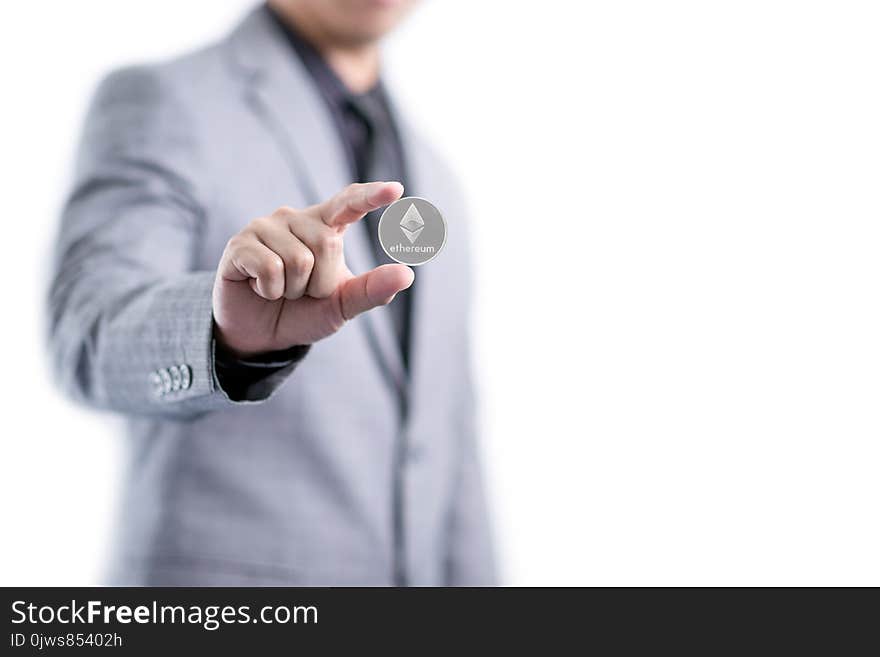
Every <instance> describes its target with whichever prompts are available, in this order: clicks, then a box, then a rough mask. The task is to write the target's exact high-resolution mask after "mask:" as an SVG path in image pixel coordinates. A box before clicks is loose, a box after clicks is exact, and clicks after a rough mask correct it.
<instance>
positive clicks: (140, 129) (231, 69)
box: [51, 0, 495, 585]
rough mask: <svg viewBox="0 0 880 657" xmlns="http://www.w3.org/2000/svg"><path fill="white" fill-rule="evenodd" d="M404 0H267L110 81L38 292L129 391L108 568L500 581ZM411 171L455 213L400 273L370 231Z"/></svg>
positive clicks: (80, 354)
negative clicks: (389, 45) (390, 36)
mask: <svg viewBox="0 0 880 657" xmlns="http://www.w3.org/2000/svg"><path fill="white" fill-rule="evenodd" d="M408 4H409V2H406V1H404V2H381V3H378V2H366V1H364V2H361V1H359V0H334V1H328V0H277V1H274V2H270V3H269V6H265V7H259V8H257V9H255V10H254V11H253V12H252V13H251V14H250V15H248V16H247V17H246V19H245V20H244V21H243V23H242V24H241V25H239V26H238V27H237V28H236V29H235V30H234V31H233V32H232V33H231V35H229V36H228V37H227V38H225V39H224V40H222V41H220V42H219V43H217V44H216V45H213V46H210V47H208V48H206V49H203V50H201V51H199V52H196V53H194V54H190V55H187V56H185V57H183V58H180V59H176V60H174V61H171V62H169V63H164V64H161V65H158V66H149V67H137V68H130V69H126V70H122V71H119V72H116V73H114V74H112V75H110V76H109V77H108V78H107V79H106V80H105V81H104V82H103V83H102V84H101V86H100V88H99V89H98V91H97V93H96V97H95V99H94V101H93V103H92V107H91V109H90V112H89V115H88V118H87V121H86V126H85V130H84V136H83V140H82V144H81V149H80V154H79V158H78V161H77V168H76V177H75V183H74V188H73V191H72V193H71V196H70V199H69V201H68V203H67V205H66V207H65V211H64V217H63V222H62V230H61V235H60V240H59V242H60V244H59V264H58V269H57V272H56V275H55V278H54V280H53V284H52V290H51V313H52V345H53V352H54V356H55V360H56V362H57V365H58V370H59V373H60V378H61V380H62V381H63V383H64V384H65V385H66V386H67V387H68V388H69V389H70V390H71V391H72V392H73V393H74V394H75V395H76V396H77V397H78V398H80V399H83V400H85V401H87V402H89V403H91V404H93V405H96V406H98V407H101V408H107V409H112V410H115V411H117V412H121V413H124V414H125V415H126V416H127V421H128V431H129V434H130V439H131V442H132V445H131V447H132V449H131V460H130V465H129V470H128V474H127V477H126V492H125V498H124V501H123V505H122V514H121V515H122V521H121V522H120V532H119V539H118V550H117V553H116V558H115V560H114V564H113V568H112V571H111V572H112V577H111V581H112V582H113V583H118V584H139V585H405V584H409V585H485V584H491V583H493V582H494V581H495V580H494V577H495V574H494V566H493V560H492V550H491V546H490V540H489V533H488V527H487V524H488V522H487V516H486V509H485V503H484V496H483V485H482V482H481V475H480V467H479V464H478V457H477V445H476V438H475V434H474V422H473V401H472V389H471V386H472V384H471V376H470V372H469V365H468V360H469V357H468V334H467V328H466V326H467V314H468V296H469V289H470V278H469V276H468V262H467V254H466V249H467V245H466V240H465V233H466V230H467V226H466V222H465V219H464V214H463V212H462V208H461V205H460V198H459V194H458V191H457V189H456V187H455V184H454V182H453V181H452V179H451V177H450V175H449V173H448V171H447V170H446V168H445V167H444V166H443V164H442V163H441V162H440V161H439V160H438V159H437V157H436V155H435V154H434V153H433V152H432V151H431V150H430V149H429V148H428V147H427V146H426V145H425V144H424V143H422V141H420V139H419V138H418V137H417V136H416V135H414V134H413V132H412V130H411V129H410V128H409V126H408V125H407V123H406V122H405V121H404V120H402V119H401V118H400V116H399V114H398V113H396V112H394V111H393V110H392V108H391V104H390V101H389V99H388V97H387V94H386V93H385V90H384V89H383V87H382V85H381V83H380V81H379V51H378V46H377V43H378V41H379V39H380V37H381V36H382V35H383V34H385V33H386V32H387V31H388V30H390V29H391V28H392V26H394V25H395V24H396V23H397V22H398V20H399V19H400V18H401V17H402V15H403V14H404V13H405V11H406V9H407V8H408V7H407V5H408ZM352 181H380V182H368V183H364V184H354V185H350V184H349V183H351V182H352ZM404 188H405V189H406V192H407V194H408V195H419V196H423V197H425V198H428V199H430V200H431V201H432V202H434V203H435V204H436V205H437V206H438V207H439V208H440V209H441V210H442V211H443V212H444V215H445V216H446V219H447V222H448V224H449V237H448V241H447V245H446V248H445V249H444V251H443V253H442V254H441V255H440V256H439V257H437V258H436V259H435V260H433V261H432V262H431V263H430V264H429V265H427V266H425V267H423V268H422V269H421V270H420V271H419V273H418V277H417V278H418V280H417V281H416V282H415V284H414V285H413V280H414V273H413V271H412V270H411V269H409V268H408V267H405V266H403V265H399V264H388V263H390V262H391V261H390V260H388V259H387V257H385V256H384V254H383V253H382V252H381V248H380V247H379V245H378V244H377V243H376V238H375V233H376V219H377V214H378V213H377V212H376V211H377V210H379V209H380V208H381V207H382V206H385V205H387V204H389V203H391V202H392V201H394V200H395V199H397V198H398V197H400V196H401V194H403V191H404ZM365 214H367V215H368V216H367V217H366V218H363V217H364V215H365Z"/></svg>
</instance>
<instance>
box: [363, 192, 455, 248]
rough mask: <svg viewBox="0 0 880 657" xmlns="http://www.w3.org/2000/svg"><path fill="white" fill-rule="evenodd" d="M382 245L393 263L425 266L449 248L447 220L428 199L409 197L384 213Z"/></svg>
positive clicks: (380, 233) (380, 226)
mask: <svg viewBox="0 0 880 657" xmlns="http://www.w3.org/2000/svg"><path fill="white" fill-rule="evenodd" d="M379 243H380V244H381V245H382V248H383V249H384V250H385V253H387V254H388V257H389V258H391V259H392V260H396V261H397V262H399V263H401V264H404V265H423V264H425V263H426V262H429V261H431V260H433V259H434V258H436V257H437V256H438V255H439V253H440V251H442V250H443V247H444V246H445V245H446V220H445V219H444V218H443V215H442V214H440V210H438V209H437V208H436V207H434V205H432V204H431V203H429V202H428V201H426V200H425V199H423V198H419V197H418V196H405V197H404V198H402V199H398V200H397V201H394V203H392V204H391V205H389V206H388V207H387V208H385V212H383V213H382V216H381V218H380V219H379Z"/></svg>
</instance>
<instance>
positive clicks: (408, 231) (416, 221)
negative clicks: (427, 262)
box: [400, 203, 425, 244]
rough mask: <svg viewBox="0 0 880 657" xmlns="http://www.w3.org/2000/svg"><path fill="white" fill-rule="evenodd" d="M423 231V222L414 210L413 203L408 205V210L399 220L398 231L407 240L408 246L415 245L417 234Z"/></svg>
mask: <svg viewBox="0 0 880 657" xmlns="http://www.w3.org/2000/svg"><path fill="white" fill-rule="evenodd" d="M424 229H425V220H424V219H422V215H420V214H419V211H418V210H417V209H416V206H415V203H410V206H409V209H408V210H407V211H406V212H405V213H404V215H403V219H401V220H400V230H402V231H403V234H404V235H406V236H407V237H408V238H409V243H410V244H415V241H416V240H417V239H418V238H419V234H420V233H421V232H422V231H423V230H424Z"/></svg>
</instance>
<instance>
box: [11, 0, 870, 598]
mask: <svg viewBox="0 0 880 657" xmlns="http://www.w3.org/2000/svg"><path fill="white" fill-rule="evenodd" d="M247 5H248V2H245V1H232V2H230V1H227V2H216V1H209V0H199V1H195V0H188V1H187V2H178V1H172V0H161V1H159V0H153V1H151V2H134V1H126V2H120V1H118V0H115V1H114V0H103V1H97V0H88V1H87V0H78V1H77V2H60V1H56V2H41V3H36V2H30V3H22V2H18V3H3V5H2V9H0V26H2V27H0V30H2V34H0V68H2V70H0V74H2V80H3V85H2V89H3V96H4V97H3V101H2V110H0V112H2V114H0V117H2V120H0V138H2V140H0V166H2V170H0V181H2V182H0V185H2V187H0V189H2V197H0V203H2V208H3V215H4V216H3V225H4V231H3V241H2V249H3V264H4V272H5V277H4V279H5V280H4V285H3V306H2V307H3V320H2V324H0V331H2V342H0V344H2V345H3V349H2V360H0V372H2V374H0V399H2V400H3V401H2V404H3V415H2V440H0V477H2V482H0V500H2V501H0V504H2V528H3V529H2V539H0V584H7V585H8V584H42V585H49V584H88V583H95V582H99V581H100V576H101V575H100V574H101V565H102V564H103V562H104V556H105V549H106V545H107V539H108V536H109V532H110V528H111V521H110V520H111V512H112V510H113V508H114V504H115V499H116V490H117V488H116V485H117V480H118V478H119V476H120V472H119V470H118V462H119V457H120V455H121V453H122V449H123V441H122V439H121V438H120V437H119V435H118V430H119V426H118V424H117V423H118V420H115V419H113V418H111V417H109V416H98V415H95V414H92V413H90V412H88V411H85V410H82V409H79V408H77V407H74V406H72V405H71V404H70V403H68V402H67V401H65V400H64V399H63V398H62V397H61V396H60V395H59V394H58V393H57V392H56V391H55V390H54V388H53V387H52V384H51V375H50V374H49V371H48V367H47V363H46V358H45V355H44V344H43V337H42V336H43V334H44V329H43V315H42V303H43V299H44V297H45V288H46V282H47V278H48V272H49V270H50V260H49V254H50V249H51V240H52V235H53V233H54V230H55V222H56V219H57V210H58V207H59V204H60V202H61V199H62V196H63V193H64V190H65V186H66V183H67V176H68V174H69V166H70V160H71V155H72V149H73V145H74V140H75V138H76V135H77V133H78V130H79V125H80V121H81V119H82V114H83V111H84V109H85V104H86V102H87V99H88V96H89V94H90V92H91V90H92V88H93V86H94V84H95V82H96V81H97V79H98V77H99V76H100V75H101V74H103V73H104V72H106V71H107V70H108V69H109V68H111V67H114V66H117V65H120V64H124V63H130V62H134V61H140V60H143V59H148V60H149V59H154V58H157V57H165V56H168V55H170V54H173V53H176V52H179V51H181V50H185V49H187V48H190V47H193V46H195V45H198V44H201V43H203V42H205V41H206V40H209V39H211V38H213V37H215V36H218V35H220V34H222V33H224V32H225V31H226V29H228V28H229V27H230V26H231V25H232V24H233V23H234V21H235V20H236V19H237V17H238V16H239V15H240V14H241V13H242V11H243V10H244V9H245V7H246V6H247ZM876 7H877V5H876V3H874V2H852V1H844V0H837V1H834V2H832V1H830V0H829V1H808V0H798V1H788V2H785V1H780V0H760V1H752V0H739V1H737V2H721V1H719V2H705V1H696V0H695V1H691V2H684V1H669V2H662V3H661V2H653V1H648V0H645V1H641V2H637V1H626V0H616V1H614V2H587V3H575V2H563V1H560V0H544V1H543V2H540V3H512V2H500V1H498V2H488V1H487V2H479V3H477V2H465V1H464V0H455V1H453V0H443V2H439V1H437V0H433V1H430V2H427V3H425V5H424V6H423V7H422V8H421V9H420V10H419V11H417V12H416V14H415V15H414V16H413V17H412V19H411V20H410V21H409V22H408V23H407V24H406V25H405V26H404V28H403V29H402V31H401V32H400V33H399V34H398V35H397V36H396V37H395V38H394V40H393V41H392V42H391V43H390V44H389V48H388V53H387V54H388V57H389V75H390V77H391V79H392V80H393V81H394V82H396V83H397V85H396V86H397V87H398V88H399V90H400V93H401V95H402V96H403V98H404V99H405V100H407V101H408V105H409V107H410V109H411V111H412V112H413V113H415V114H417V115H418V121H419V123H420V124H421V125H422V126H423V128H424V129H425V130H426V131H427V132H428V133H429V134H430V135H431V136H432V137H433V138H434V141H436V142H437V143H439V145H440V146H441V148H442V149H443V150H444V151H445V152H446V153H447V154H448V156H449V157H450V158H451V159H452V160H453V162H454V164H455V165H456V167H457V169H458V171H459V173H460V175H461V177H462V178H463V180H464V181H465V184H466V186H467V189H468V191H469V195H470V201H471V206H472V209H473V210H474V216H475V221H476V232H477V235H476V237H477V250H478V253H479V256H480V257H479V265H480V269H479V274H480V279H479V287H478V296H479V316H478V320H479V323H478V338H479V341H478V347H479V357H478V358H479V362H478V364H479V368H480V372H481V376H482V401H483V405H482V408H483V424H484V427H485V449H484V451H485V460H486V463H487V466H488V471H489V475H490V480H491V484H492V486H491V491H492V497H493V500H494V502H495V507H496V510H497V513H496V524H497V533H498V536H499V539H500V541H499V542H500V545H501V548H502V556H503V558H504V574H505V582H506V583H509V584H528V585H531V584H561V585H566V584H582V585H637V584H644V585H655V584H680V585H707V584H719V585H720V584H726V585H740V584H743V585H744V584H766V585H782V584H789V585H791V584H818V585H824V584H840V585H857V584H873V585H880V560H878V559H877V555H878V554H880V527H878V501H880V477H878V467H880V446H878V438H880V416H878V396H880V312H878V284H880V271H878V270H880V263H878V248H880V243H878V237H880V120H878V117H880V93H878V80H880V76H878V73H880V71H878V69H880V39H878V38H877V35H878V33H880V16H878V10H877V9H876ZM248 219H250V217H242V221H243V223H244V222H246V221H247V220H248Z"/></svg>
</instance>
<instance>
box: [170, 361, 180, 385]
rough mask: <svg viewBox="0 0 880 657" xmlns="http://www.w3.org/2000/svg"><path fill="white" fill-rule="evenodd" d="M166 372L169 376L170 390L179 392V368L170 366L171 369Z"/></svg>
mask: <svg viewBox="0 0 880 657" xmlns="http://www.w3.org/2000/svg"><path fill="white" fill-rule="evenodd" d="M168 371H169V372H170V374H171V390H174V391H176V390H180V382H181V376H180V368H179V367H177V365H172V366H171V367H169V368H168Z"/></svg>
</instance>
